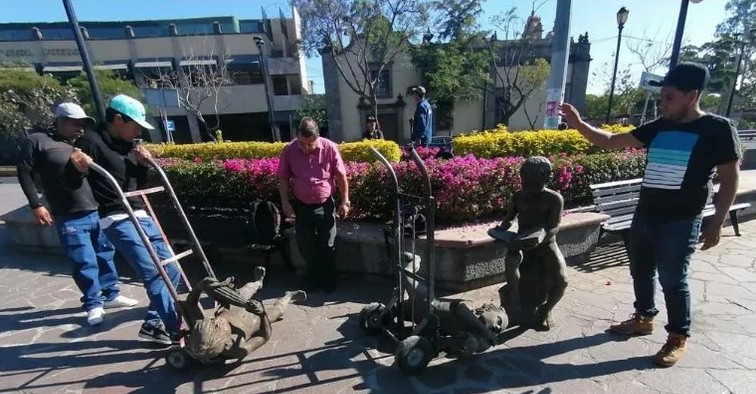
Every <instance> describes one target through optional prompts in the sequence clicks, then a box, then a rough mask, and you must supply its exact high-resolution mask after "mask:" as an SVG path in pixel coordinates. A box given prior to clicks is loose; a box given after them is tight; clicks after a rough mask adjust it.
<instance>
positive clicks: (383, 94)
mask: <svg viewBox="0 0 756 394" xmlns="http://www.w3.org/2000/svg"><path fill="white" fill-rule="evenodd" d="M376 77H378V70H373V71H371V72H370V79H372V80H376ZM375 96H376V97H378V98H391V97H393V94H392V93H391V70H390V69H387V68H384V69H383V71H381V75H380V77H378V79H377V80H376V82H375Z"/></svg>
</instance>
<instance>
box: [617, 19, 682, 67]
mask: <svg viewBox="0 0 756 394" xmlns="http://www.w3.org/2000/svg"><path fill="white" fill-rule="evenodd" d="M659 30H661V28H659V29H657V31H656V34H654V35H651V36H649V35H648V34H647V30H643V35H642V36H641V37H638V38H634V37H628V39H627V44H626V46H627V49H628V50H629V51H630V53H632V54H633V55H635V57H636V58H637V59H638V61H639V62H640V64H641V66H643V69H644V70H646V72H654V70H656V69H657V68H659V67H661V66H663V65H665V64H667V62H668V60H669V56H670V54H671V52H672V42H671V35H672V31H671V30H670V31H668V32H667V38H665V39H664V41H663V42H658V41H655V40H653V39H652V38H650V37H660V31H659Z"/></svg>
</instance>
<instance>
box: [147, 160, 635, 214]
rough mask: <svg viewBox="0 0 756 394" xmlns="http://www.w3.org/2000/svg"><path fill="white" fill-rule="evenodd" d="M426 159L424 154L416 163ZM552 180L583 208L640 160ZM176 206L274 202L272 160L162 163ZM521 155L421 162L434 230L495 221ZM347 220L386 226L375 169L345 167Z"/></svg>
mask: <svg viewBox="0 0 756 394" xmlns="http://www.w3.org/2000/svg"><path fill="white" fill-rule="evenodd" d="M430 154H431V152H430V151H429V152H424V153H423V156H427V155H430ZM551 160H552V163H553V165H554V177H553V179H552V181H551V184H550V187H551V188H553V189H555V190H558V191H560V192H561V193H562V194H563V196H564V197H565V205H566V206H568V207H569V206H577V205H580V204H585V203H590V200H591V193H590V189H589V185H590V184H593V183H599V182H608V181H612V180H621V179H630V178H636V177H639V176H640V175H641V174H642V171H643V166H644V164H645V153H644V151H642V150H628V151H623V152H618V153H611V154H596V155H584V154H579V155H573V156H568V155H566V154H561V155H556V156H552V157H551ZM161 161H162V165H163V167H164V169H165V171H166V173H167V174H168V176H169V178H170V179H171V183H172V184H173V186H174V188H175V189H176V192H177V193H178V195H179V198H180V199H181V201H182V202H183V204H185V205H187V206H193V207H216V208H235V207H244V206H248V205H249V204H251V203H252V202H253V201H254V200H255V199H256V198H264V199H269V200H271V201H274V202H276V203H278V202H279V198H278V183H277V179H276V169H277V168H278V158H266V159H228V160H214V161H202V160H200V159H196V160H180V159H162V160H161ZM522 161H523V157H522V156H512V157H499V158H493V159H487V158H475V157H474V156H472V155H467V156H458V157H455V158H454V159H451V160H435V159H433V158H426V165H427V166H428V170H429V173H430V175H431V177H432V187H433V190H434V195H435V197H436V199H437V201H438V211H437V216H438V222H439V223H441V224H444V223H446V224H448V223H460V222H470V221H474V220H477V219H484V218H488V217H491V216H493V215H501V214H502V213H503V210H504V208H505V207H506V204H507V201H508V200H509V198H510V197H511V195H512V192H513V191H515V190H517V189H518V188H519V185H520V179H519V174H518V170H519V166H520V164H521V163H522ZM393 166H394V169H395V171H396V173H397V175H398V177H399V180H400V183H401V185H402V187H403V188H404V189H405V191H406V192H408V193H417V194H419V193H420V192H421V188H422V182H421V180H420V173H419V171H418V170H417V168H416V166H415V164H414V163H412V162H410V161H400V162H398V163H394V164H393ZM347 172H348V175H349V182H350V198H351V201H352V204H353V207H352V213H351V214H350V218H351V219H353V220H385V219H387V218H389V217H390V215H391V210H392V200H391V198H392V196H391V193H390V192H388V190H389V189H388V188H389V187H390V181H389V179H388V174H387V171H386V169H385V168H384V167H383V166H382V165H381V164H380V163H375V162H373V163H367V162H354V161H352V162H348V163H347Z"/></svg>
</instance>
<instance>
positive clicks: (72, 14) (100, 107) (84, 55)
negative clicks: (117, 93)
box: [63, 0, 105, 122]
mask: <svg viewBox="0 0 756 394" xmlns="http://www.w3.org/2000/svg"><path fill="white" fill-rule="evenodd" d="M63 7H64V8H65V9H66V15H68V23H69V24H70V25H71V29H73V33H74V38H75V39H76V46H77V47H78V48H79V54H80V55H81V61H82V63H84V71H85V72H86V73H87V79H88V80H89V88H90V89H91V90H92V97H93V98H94V101H95V102H94V104H95V108H96V109H97V114H98V115H99V116H100V121H102V122H104V121H105V106H104V103H103V101H102V96H101V95H100V89H98V88H97V79H96V78H95V74H94V71H93V70H92V61H91V60H90V59H89V51H87V45H86V43H84V37H83V36H82V34H81V28H80V27H79V20H78V19H76V11H74V8H73V5H71V0H63Z"/></svg>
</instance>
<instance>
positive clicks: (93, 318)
mask: <svg viewBox="0 0 756 394" xmlns="http://www.w3.org/2000/svg"><path fill="white" fill-rule="evenodd" d="M103 316H105V309H103V308H101V307H99V306H98V307H97V308H94V309H91V310H88V311H87V323H89V325H90V326H96V325H98V324H100V323H102V317H103Z"/></svg>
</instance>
